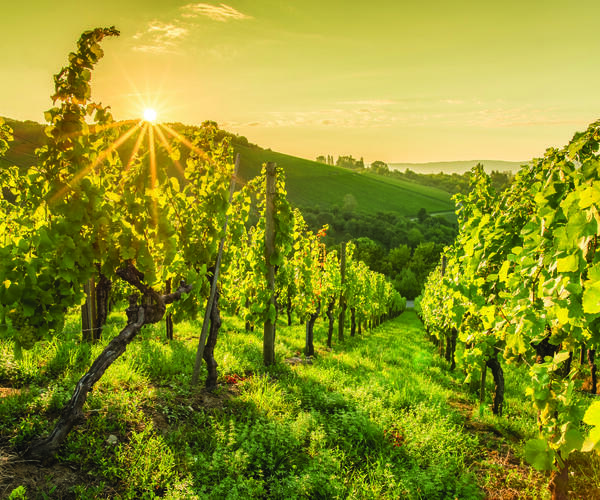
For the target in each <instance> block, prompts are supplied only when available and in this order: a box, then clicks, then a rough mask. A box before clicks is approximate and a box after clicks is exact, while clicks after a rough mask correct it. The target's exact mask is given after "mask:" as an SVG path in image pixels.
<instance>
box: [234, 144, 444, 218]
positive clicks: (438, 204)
mask: <svg viewBox="0 0 600 500" xmlns="http://www.w3.org/2000/svg"><path fill="white" fill-rule="evenodd" d="M236 151H237V152H239V153H240V177H242V178H243V179H251V178H252V177H254V176H256V175H258V174H259V173H260V168H261V165H262V164H263V163H265V162H268V161H274V162H276V163H277V164H278V165H280V166H281V167H283V169H284V170H285V174H286V186H287V190H288V199H289V200H290V202H291V203H292V205H294V206H296V207H315V206H320V207H321V209H323V210H331V209H332V208H333V207H334V206H337V207H339V208H342V207H343V206H344V203H345V197H346V196H347V195H349V194H350V195H352V196H353V197H354V200H355V201H356V208H355V210H356V211H357V212H361V213H367V214H376V213H377V212H396V213H398V214H400V215H403V216H415V215H416V214H417V212H418V211H419V209H421V208H425V209H426V210H427V212H428V213H432V212H445V211H453V210H454V203H453V202H452V200H451V199H450V194H449V193H447V192H446V191H442V190H441V189H437V188H432V187H428V186H422V185H420V184H416V183H412V182H405V181H401V180H398V179H392V178H388V177H382V176H378V175H375V174H366V173H358V172H354V171H352V170H349V169H346V168H341V167H334V166H329V165H324V164H322V163H318V162H315V161H310V160H305V159H302V158H296V157H294V156H289V155H285V154H282V153H277V152H274V151H267V150H260V149H256V148H246V147H243V146H237V147H236Z"/></svg>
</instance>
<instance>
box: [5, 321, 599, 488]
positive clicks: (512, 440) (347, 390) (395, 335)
mask: <svg viewBox="0 0 600 500" xmlns="http://www.w3.org/2000/svg"><path fill="white" fill-rule="evenodd" d="M119 321H122V318H119V317H118V315H117V314H116V313H113V314H112V315H111V317H110V324H109V326H107V327H106V328H105V332H104V336H103V339H102V340H101V341H100V343H98V344H94V345H91V346H90V345H88V344H85V343H79V342H78V341H77V339H78V337H79V336H80V335H81V334H80V333H79V324H78V318H77V317H73V318H72V320H71V321H70V322H69V324H68V326H67V328H66V332H65V333H63V337H62V338H61V339H60V341H58V342H56V341H53V342H46V343H40V344H38V345H36V347H35V348H34V349H33V350H32V351H30V352H27V353H26V355H25V356H24V357H23V359H21V360H17V359H15V358H14V357H13V355H12V344H11V343H10V342H7V341H2V340H0V403H1V404H0V457H1V458H2V462H1V463H2V469H1V470H0V497H1V498H7V497H8V495H9V494H10V493H11V492H12V491H14V490H15V489H17V488H21V490H20V491H21V492H22V493H25V494H26V496H15V498H123V499H133V498H155V496H156V497H163V498H169V499H172V500H174V499H205V498H206V499H212V498H214V499H225V498H227V499H231V500H235V499H252V498H262V499H271V498H272V499H283V498H285V499H296V498H297V499H301V498H328V499H329V498H331V499H335V498H344V499H346V498H348V499H373V500H375V499H390V500H391V499H398V498H406V499H415V500H417V499H427V500H437V499H439V500H441V499H453V498H460V499H472V500H475V499H482V498H484V497H485V498H495V499H512V498H535V499H547V498H548V493H547V490H546V483H547V481H548V478H547V476H546V477H544V475H543V474H542V473H539V472H536V471H535V470H533V469H532V468H530V467H529V466H528V465H527V464H526V463H525V461H524V458H523V447H524V445H523V443H524V440H526V439H528V438H530V437H532V436H534V435H535V434H536V415H535V413H534V412H533V410H531V411H528V410H527V409H528V408H530V405H529V406H526V407H524V406H523V404H522V397H523V396H522V391H523V387H522V384H523V379H524V377H523V372H522V370H521V371H520V370H519V369H518V368H515V367H514V365H512V366H511V369H510V370H507V371H506V372H505V376H506V391H507V393H506V401H505V416H503V417H495V416H493V415H492V414H491V412H490V410H489V403H490V399H491V394H492V385H491V384H492V382H491V380H490V379H491V377H488V391H487V394H488V399H487V401H486V403H485V404H483V405H481V406H480V405H479V404H478V402H477V398H476V396H475V395H474V394H472V393H470V392H469V391H468V387H467V386H465V385H464V384H463V383H462V380H463V378H464V375H463V374H462V373H461V372H460V371H459V370H457V371H455V372H454V373H452V372H450V371H449V369H448V363H447V362H446V361H445V360H444V359H443V358H442V357H440V356H439V355H437V354H436V353H435V352H434V351H435V350H434V348H433V345H432V344H430V343H428V342H427V341H426V340H425V332H424V331H423V329H422V326H421V324H420V322H419V321H418V319H417V318H416V316H415V314H414V312H412V311H408V312H405V313H404V314H403V315H402V316H400V317H399V318H397V319H395V320H393V321H389V322H387V323H384V324H383V325H382V326H380V327H379V328H377V329H375V330H373V331H371V332H366V333H365V334H364V336H360V337H359V336H356V337H354V338H348V339H347V340H346V342H344V343H342V344H340V343H337V344H336V345H334V350H333V351H328V350H326V349H325V348H323V347H322V346H323V343H324V339H325V337H326V325H325V324H324V322H323V321H318V322H317V324H316V325H315V326H316V329H315V344H316V345H315V347H317V357H316V358H315V359H314V360H313V361H312V363H310V364H308V363H303V362H302V361H301V360H300V359H299V358H297V357H296V356H298V352H299V351H300V350H301V349H302V347H303V342H304V328H303V326H292V327H287V326H285V325H284V324H282V323H280V324H279V326H278V332H279V333H278V335H277V345H276V354H277V357H278V359H279V364H278V365H276V366H275V367H273V368H271V369H269V370H267V369H265V368H264V367H262V355H261V349H262V338H261V334H260V333H248V332H245V331H244V326H243V323H242V322H241V320H237V319H235V318H226V319H225V322H224V325H223V327H222V328H221V331H222V334H221V335H220V339H219V343H218V344H217V350H216V352H215V356H216V359H217V361H218V363H219V364H220V366H219V370H220V374H221V378H220V379H219V387H218V389H217V391H216V392H214V393H207V392H205V391H201V390H192V389H190V376H191V369H192V366H193V363H194V356H195V350H196V345H197V338H198V337H197V336H198V333H199V330H200V325H199V324H198V323H196V322H190V323H184V324H181V325H178V326H177V328H176V340H174V341H172V342H170V343H169V342H166V341H165V340H164V331H163V330H162V328H161V326H158V325H153V326H152V327H149V328H147V329H145V330H144V331H143V333H142V334H141V338H139V339H137V340H135V341H134V342H133V343H132V344H131V345H130V346H129V347H128V350H127V353H126V354H124V355H123V356H122V357H121V358H119V359H118V360H117V361H116V362H115V363H114V365H113V366H111V367H110V369H109V370H108V371H107V372H106V374H105V376H104V377H103V378H102V380H101V381H100V382H99V383H98V384H97V385H96V387H95V388H94V391H93V392H92V393H91V395H90V397H89V399H88V402H87V403H86V405H85V407H84V412H85V419H82V421H81V423H80V424H79V425H77V426H76V427H75V429H74V430H73V431H72V433H71V435H70V436H69V437H68V439H67V441H66V443H65V445H64V447H63V448H62V449H61V450H60V452H59V455H58V459H57V461H56V462H54V463H48V464H40V463H37V462H28V461H23V460H21V459H19V458H18V457H17V456H16V451H17V450H19V449H22V447H23V446H26V443H27V442H28V441H29V440H30V439H32V438H34V437H35V436H39V435H45V434H47V433H48V432H49V431H50V430H51V428H52V425H53V423H54V421H55V419H56V418H57V416H58V415H59V413H60V409H61V408H62V406H63V405H64V404H65V403H66V402H67V401H68V399H69V397H70V395H71V391H72V390H73V387H74V385H75V382H76V380H77V379H78V378H79V377H80V376H81V375H82V374H83V373H84V371H85V369H86V367H87V366H89V364H90V362H91V360H92V359H93V358H94V357H95V356H96V355H97V354H98V353H99V352H100V350H101V349H102V348H103V347H104V346H105V345H106V343H107V341H108V337H111V336H113V335H114V334H115V333H116V330H117V325H118V324H119ZM69 331H71V332H72V333H71V334H69V333H68V332H69ZM292 357H295V362H296V363H297V364H288V363H283V362H282V360H283V359H284V358H292ZM201 376H202V377H204V376H205V371H204V369H203V373H202V375H201ZM11 457H12V460H11ZM570 467H571V470H573V471H574V473H573V474H574V475H573V476H572V477H571V479H570V486H571V490H572V493H571V498H573V499H584V498H585V499H592V498H600V497H599V496H598V495H599V494H600V490H599V489H598V487H599V485H598V482H597V478H598V477H599V476H598V474H599V473H600V472H599V471H600V469H599V467H600V460H599V458H598V457H597V456H592V457H591V456H589V454H588V455H587V456H581V455H578V456H577V457H575V458H574V460H573V462H572V463H571V465H570ZM18 491H19V490H18Z"/></svg>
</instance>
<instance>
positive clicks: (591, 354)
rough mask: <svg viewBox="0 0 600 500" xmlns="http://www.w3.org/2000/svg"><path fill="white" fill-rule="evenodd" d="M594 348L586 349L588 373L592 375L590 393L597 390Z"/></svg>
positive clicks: (594, 392)
mask: <svg viewBox="0 0 600 500" xmlns="http://www.w3.org/2000/svg"><path fill="white" fill-rule="evenodd" d="M595 357H596V349H588V352H587V358H588V364H589V365H590V374H591V376H592V388H591V393H592V394H596V393H597V390H598V376H597V375H596V363H595Z"/></svg>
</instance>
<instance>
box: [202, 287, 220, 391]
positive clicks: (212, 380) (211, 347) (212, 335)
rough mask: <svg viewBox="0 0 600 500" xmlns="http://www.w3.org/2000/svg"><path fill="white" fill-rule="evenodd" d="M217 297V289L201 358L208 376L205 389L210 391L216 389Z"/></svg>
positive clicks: (218, 292) (218, 293) (218, 326)
mask: <svg viewBox="0 0 600 500" xmlns="http://www.w3.org/2000/svg"><path fill="white" fill-rule="evenodd" d="M219 295H220V291H219V288H218V287H217V290H216V293H215V299H214V301H213V305H212V309H211V311H210V329H209V331H208V337H207V338H206V346H205V347H204V353H203V355H202V356H203V358H204V361H205V362H206V370H207V371H208V375H207V376H206V383H205V387H206V388H207V389H208V390H209V391H212V390H214V389H216V387H217V366H218V364H217V361H216V360H215V346H216V345H217V337H218V335H219V329H220V328H221V313H220V311H219Z"/></svg>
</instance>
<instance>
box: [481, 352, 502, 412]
mask: <svg viewBox="0 0 600 500" xmlns="http://www.w3.org/2000/svg"><path fill="white" fill-rule="evenodd" d="M485 364H486V366H487V367H488V368H489V369H490V370H492V376H493V377H494V402H493V404H492V412H493V414H494V415H498V416H500V417H501V416H502V409H503V407H504V370H502V365H501V364H500V362H499V361H498V357H497V354H495V355H494V356H493V357H491V358H489V359H488V360H487V361H486V363H485Z"/></svg>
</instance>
